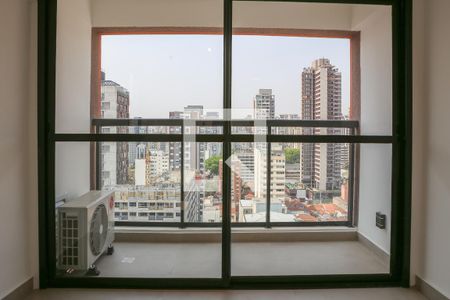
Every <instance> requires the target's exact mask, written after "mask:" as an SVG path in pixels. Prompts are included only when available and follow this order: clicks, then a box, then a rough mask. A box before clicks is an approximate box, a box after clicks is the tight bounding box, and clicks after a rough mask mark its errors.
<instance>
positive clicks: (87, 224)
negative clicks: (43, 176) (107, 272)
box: [58, 191, 114, 275]
mask: <svg viewBox="0 0 450 300" xmlns="http://www.w3.org/2000/svg"><path fill="white" fill-rule="evenodd" d="M58 223H59V224H58V225H59V226H58V230H59V232H58V233H59V234H58V239H59V241H58V242H59V243H58V247H59V251H58V252H59V257H58V268H59V269H60V270H66V272H68V270H69V271H70V272H71V271H74V270H76V271H88V274H90V275H98V274H99V271H98V270H97V269H96V267H95V261H96V260H97V259H98V258H99V257H100V256H101V255H102V254H103V253H105V252H106V253H107V254H112V253H113V250H114V248H113V247H112V242H113V241H114V193H113V192H110V191H91V192H88V193H86V194H84V195H83V196H81V197H79V198H77V199H74V200H72V201H69V202H67V203H65V204H64V205H62V206H60V207H58Z"/></svg>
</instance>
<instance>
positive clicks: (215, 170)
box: [205, 155, 222, 175]
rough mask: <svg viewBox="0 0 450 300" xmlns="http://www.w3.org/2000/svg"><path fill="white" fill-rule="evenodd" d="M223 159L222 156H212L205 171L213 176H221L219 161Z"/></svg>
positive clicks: (206, 163)
mask: <svg viewBox="0 0 450 300" xmlns="http://www.w3.org/2000/svg"><path fill="white" fill-rule="evenodd" d="M221 159H222V157H221V156H218V155H216V156H211V157H210V158H208V159H207V160H206V161H205V169H206V170H208V171H210V172H211V173H212V174H214V175H217V174H219V161H220V160H221Z"/></svg>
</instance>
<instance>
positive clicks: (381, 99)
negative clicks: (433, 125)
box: [352, 6, 392, 253]
mask: <svg viewBox="0 0 450 300" xmlns="http://www.w3.org/2000/svg"><path fill="white" fill-rule="evenodd" d="M352 30H359V31H361V123H360V130H361V134H362V135H390V134H391V133H392V129H391V128H392V55H391V53H392V33H391V9H390V7H387V6H379V7H373V6H356V7H355V8H354V9H353V15H352ZM360 149H361V150H360V157H361V159H360V184H359V217H358V231H359V233H360V234H362V235H364V236H365V237H366V238H367V239H369V240H370V241H371V242H373V243H374V244H375V245H377V246H378V247H379V248H381V249H382V250H384V251H385V252H386V253H390V234H391V224H390V222H391V161H392V148H391V146H390V145H361V147H360ZM376 212H381V213H384V214H386V217H387V219H386V228H385V229H379V228H378V227H376V226H375V214H376Z"/></svg>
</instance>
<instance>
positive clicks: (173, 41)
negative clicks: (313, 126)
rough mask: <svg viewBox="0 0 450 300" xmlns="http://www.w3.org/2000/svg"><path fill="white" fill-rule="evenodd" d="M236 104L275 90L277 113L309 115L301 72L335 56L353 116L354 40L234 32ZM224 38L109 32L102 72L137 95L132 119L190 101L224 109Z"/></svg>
mask: <svg viewBox="0 0 450 300" xmlns="http://www.w3.org/2000/svg"><path fill="white" fill-rule="evenodd" d="M232 45H233V46H232V47H233V48H232V106H233V108H239V109H241V110H242V111H251V109H252V107H253V98H254V96H255V95H256V94H257V93H258V90H259V89H272V92H273V94H274V95H275V114H276V115H279V114H285V113H289V114H300V113H301V73H302V70H303V68H305V67H309V66H310V65H311V62H312V61H313V60H315V59H318V58H323V57H325V58H328V59H330V61H331V63H332V64H333V65H334V66H336V67H337V68H338V69H339V70H340V71H341V73H342V110H343V114H344V115H346V114H348V108H349V96H350V41H349V40H348V39H331V38H300V37H270V36H242V35H241V36H233V41H232ZM222 57H223V38H222V36H220V35H106V36H103V37H102V70H103V71H104V72H105V73H106V79H110V80H113V81H115V82H117V83H119V84H120V85H122V86H123V87H125V88H126V89H128V91H129V92H130V117H131V118H133V117H143V118H168V116H169V111H182V110H183V108H184V106H186V105H190V104H191V105H203V106H204V107H205V109H211V110H219V109H221V108H222V103H223V59H222Z"/></svg>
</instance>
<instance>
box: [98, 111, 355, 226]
mask: <svg viewBox="0 0 450 300" xmlns="http://www.w3.org/2000/svg"><path fill="white" fill-rule="evenodd" d="M92 125H93V127H94V128H95V133H97V134H101V135H108V134H109V133H115V134H120V135H122V134H123V136H122V139H121V140H122V141H120V142H115V141H113V140H112V141H107V142H105V141H103V142H96V147H95V150H93V151H95V159H96V163H95V166H96V172H95V176H96V178H95V182H96V188H97V189H106V190H113V191H115V199H116V209H115V218H116V225H117V226H122V225H124V226H178V227H183V228H184V227H190V226H194V227H214V226H217V227H219V226H221V221H222V207H223V203H224V201H223V199H224V196H225V195H226V196H227V197H228V198H227V199H228V201H227V203H229V205H230V207H231V209H230V212H231V221H232V224H233V226H266V227H272V226H327V225H328V226H329V225H345V226H351V225H352V215H353V202H354V201H355V199H354V193H353V188H354V186H355V184H354V183H355V179H356V178H355V176H354V174H355V172H354V170H355V144H352V143H351V139H349V137H350V136H352V135H355V134H356V133H357V130H358V122H356V121H345V120H333V121H328V120H327V121H320V120H231V121H223V120H191V119H190V120H181V119H161V120H157V119H94V120H93V122H92ZM226 126H229V128H230V129H231V130H229V131H227V130H225V128H226ZM155 128H158V130H154V129H155ZM105 129H106V130H105ZM224 132H230V134H228V135H224ZM103 140H105V139H103ZM123 140H125V141H123ZM226 144H229V146H230V148H231V155H230V156H229V157H224V155H223V147H224V145H226ZM225 165H227V166H226V167H229V168H230V170H231V172H226V173H224V172H223V169H224V167H225ZM224 174H229V175H227V176H228V178H224ZM267 174H270V176H268V175H267ZM224 180H225V182H224Z"/></svg>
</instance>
